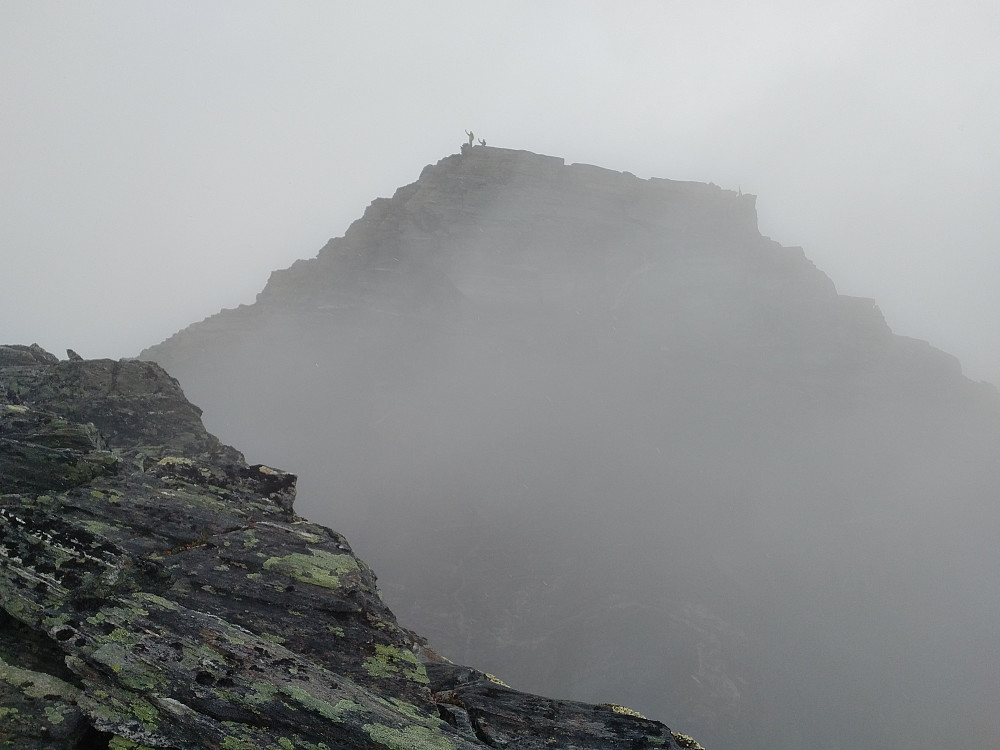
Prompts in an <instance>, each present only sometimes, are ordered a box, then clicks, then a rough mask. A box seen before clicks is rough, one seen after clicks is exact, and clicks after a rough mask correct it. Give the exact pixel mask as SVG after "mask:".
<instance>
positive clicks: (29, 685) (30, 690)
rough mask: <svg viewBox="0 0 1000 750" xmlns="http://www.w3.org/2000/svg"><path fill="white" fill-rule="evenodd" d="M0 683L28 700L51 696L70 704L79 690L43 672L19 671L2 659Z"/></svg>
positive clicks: (0, 663)
mask: <svg viewBox="0 0 1000 750" xmlns="http://www.w3.org/2000/svg"><path fill="white" fill-rule="evenodd" d="M0 682H5V683H7V684H8V685H10V686H11V687H13V688H16V689H17V690H19V691H20V692H22V693H23V694H24V695H25V696H27V697H28V698H45V697H46V696H53V697H54V698H56V699H59V700H63V701H68V702H72V701H75V700H76V698H77V696H78V695H79V694H80V691H79V689H77V688H75V687H73V686H72V685H70V684H69V683H68V682H65V681H64V680H60V679H59V678H58V677H53V676H52V675H50V674H46V673H44V672H34V671H32V670H30V669H21V668H20V667H15V666H13V665H11V664H8V663H7V662H5V661H3V660H2V659H0Z"/></svg>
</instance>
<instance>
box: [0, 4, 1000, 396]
mask: <svg viewBox="0 0 1000 750" xmlns="http://www.w3.org/2000/svg"><path fill="white" fill-rule="evenodd" d="M998 14H1000V11H998V10H997V8H996V7H995V6H994V5H993V4H989V3H982V2H958V3H952V4H949V5H948V6H947V7H942V6H940V5H938V4H930V3H917V4H914V3H904V2H902V1H900V2H885V1H881V0H880V1H878V2H845V3H837V4H836V5H835V6H823V7H813V6H811V5H808V4H807V5H806V6H803V5H802V4H801V3H792V2H765V3H755V4H753V5H747V4H745V3H736V2H712V3H695V2H634V3H629V4H626V5H622V6H620V7H618V6H616V7H614V8H611V7H608V6H607V5H606V4H604V3H595V2H547V3H544V4H538V3H527V2H502V3H501V2H492V3H491V2H476V3H468V2H430V3H420V4H419V5H413V6H401V5H400V4H399V3H384V2H382V3H380V2H371V3H364V4H363V5H362V4H313V3H282V4H280V5H278V4H273V3H259V2H239V3H236V2H214V3H210V4H206V3H201V2H173V1H172V2H145V3H140V4H137V3H130V2H94V3H87V4H86V5H83V6H81V5H77V4H71V3H57V2H35V1H31V2H21V1H18V0H11V1H10V2H5V3H4V4H3V6H2V7H0V96H2V101H3V102H4V111H5V115H4V117H3V118H0V163H2V164H3V165H4V179H3V180H2V185H0V191H2V193H0V253H2V255H0V338H2V339H3V340H5V341H27V342H31V341H37V342H38V343H39V344H41V345H43V346H45V347H46V348H48V349H50V350H52V351H55V352H59V353H62V351H63V350H64V349H65V348H66V347H72V348H74V349H76V350H78V351H79V352H80V353H82V354H84V355H85V356H112V357H118V356H132V355H135V354H136V353H137V352H138V351H139V350H141V349H142V348H143V347H144V346H147V345H149V344H150V343H152V342H155V341H159V340H161V339H163V338H164V337H166V336H168V335H169V334H171V333H173V332H174V331H175V330H177V329H179V328H181V327H183V326H184V325H186V324H188V323H189V322H191V321H192V320H196V319H200V318H202V317H204V316H206V315H209V314H211V313H213V312H215V311H216V310H218V309H219V308H220V307H232V306H235V305H237V304H239V303H246V302H251V301H252V300H253V298H254V295H255V294H256V292H257V291H259V289H260V288H261V286H262V285H263V283H264V281H265V280H266V278H267V275H268V273H269V272H270V271H272V270H274V269H276V268H281V267H285V266H287V265H288V264H289V263H290V262H291V261H293V260H294V259H296V258H299V257H305V256H308V255H311V254H312V253H313V252H315V249H316V248H317V247H319V246H321V245H322V244H323V242H324V241H325V240H326V239H327V238H328V237H330V236H336V235H338V234H340V233H342V232H343V230H344V229H345V228H346V226H347V224H348V223H349V222H350V221H352V220H353V219H354V218H356V217H357V216H358V215H360V212H361V210H362V209H363V208H364V206H365V205H367V203H368V202H369V201H370V200H371V199H372V198H374V197H376V196H379V195H389V194H391V192H392V191H393V190H394V189H395V188H396V187H397V186H399V185H401V184H404V183H406V182H409V181H411V180H412V179H413V177H414V175H416V174H417V173H418V172H419V170H420V168H421V167H423V165H425V164H427V163H432V162H434V161H436V160H437V159H438V158H440V157H441V156H443V155H445V154H448V153H452V152H455V151H456V150H457V147H458V145H459V144H460V143H461V141H462V140H463V139H464V134H463V131H464V130H465V129H472V130H474V131H475V132H476V134H477V136H480V137H483V138H485V139H486V140H487V142H489V143H491V144H494V145H502V146H507V147H512V148H525V149H529V150H532V151H536V152H541V153H550V154H555V155H559V156H563V157H566V159H567V161H576V162H583V163H591V164H599V165H602V166H606V167H609V168H613V169H618V170H628V171H631V172H633V173H635V174H637V175H639V176H641V177H648V176H659V177H669V178H674V179H690V180H699V181H705V182H708V181H712V182H715V183H717V184H720V185H722V186H724V187H727V188H733V189H736V188H741V189H742V190H743V191H744V192H752V193H756V194H758V195H759V196H760V201H759V203H758V209H759V212H760V218H761V227H762V230H763V232H764V233H765V234H768V235H771V236H774V237H775V238H776V239H779V240H780V241H781V242H783V243H785V244H798V245H802V246H804V247H805V248H806V249H807V252H808V254H809V257H810V258H812V259H813V260H814V261H815V262H816V263H817V264H818V265H819V266H820V268H822V269H824V270H825V271H827V272H828V273H829V274H830V276H831V277H832V278H833V279H834V281H835V283H836V284H837V287H838V289H839V290H840V291H841V292H843V293H846V294H854V295H858V296H865V297H874V298H875V299H876V300H877V302H878V304H879V306H880V307H881V309H882V311H883V312H884V313H885V315H886V317H887V320H888V322H889V324H890V325H891V326H892V328H893V329H894V330H895V331H897V332H899V333H904V334H907V335H911V336H914V337H916V338H921V339H926V340H928V341H930V342H931V343H932V344H934V345H935V346H937V347H940V348H942V349H945V350H946V351H949V352H951V353H953V354H955V355H957V356H958V357H959V358H960V359H961V361H962V364H963V367H964V368H965V370H966V372H967V373H968V374H969V375H970V376H971V377H973V378H975V379H988V380H992V381H993V382H994V383H996V382H998V381H1000V337H998V336H997V326H996V321H997V320H998V319H1000V315H998V309H997V305H998V302H997V295H996V293H995V285H996V281H997V279H1000V253H997V252H996V249H997V247H996V246H997V237H998V236H1000V212H997V211H996V210H995V201H996V196H997V194H998V187H1000V186H998V180H1000V177H998V175H1000V168H998V167H1000V163H998V162H1000V158H998V157H1000V146H998V143H997V140H996V138H995V137H994V135H995V133H996V132H1000V115H998V112H997V101H1000V97H998V93H1000V92H998V86H1000V83H998V81H1000V64H998V60H1000V50H998V49H997V46H996V44H995V39H996V38H997V34H998V32H1000V15H998Z"/></svg>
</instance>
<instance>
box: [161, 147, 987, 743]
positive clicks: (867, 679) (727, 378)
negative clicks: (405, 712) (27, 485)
mask: <svg viewBox="0 0 1000 750" xmlns="http://www.w3.org/2000/svg"><path fill="white" fill-rule="evenodd" d="M142 357H143V358H145V359H152V360H156V361H157V362H159V363H160V364H162V365H163V366H164V367H165V368H166V369H167V370H168V371H169V372H171V373H172V374H173V375H175V376H176V377H178V378H179V379H180V381H181V383H182V384H183V386H184V389H185V391H186V392H187V394H188V395H189V396H190V397H191V398H192V400H193V401H195V402H196V403H198V404H199V405H201V406H202V407H203V408H204V409H205V420H206V423H207V424H208V425H209V426H210V427H211V428H212V430H213V432H215V433H217V434H219V435H220V436H221V437H222V438H223V439H224V440H226V441H227V442H233V443H237V444H239V445H241V446H242V447H243V448H244V449H246V450H247V451H248V452H249V453H250V454H253V455H256V454H259V455H260V456H261V457H264V456H267V457H268V459H269V460H275V461H277V462H279V463H280V464H281V465H283V466H287V467H289V468H290V469H291V470H293V471H295V472H296V473H297V474H298V475H299V476H300V485H299V488H300V491H299V497H300V500H299V504H300V505H301V506H302V507H303V508H305V509H307V511H308V515H310V516H311V517H314V518H316V519H317V520H320V521H321V522H323V523H326V524H330V525H334V526H336V527H337V528H338V529H341V530H343V531H344V532H346V533H347V535H348V537H349V538H351V540H352V543H353V544H354V546H355V548H357V549H358V550H359V551H360V553H361V555H362V556H363V557H365V558H366V559H368V560H369V561H370V562H371V563H372V564H373V566H374V567H375V569H377V570H378V571H379V572H380V575H381V576H382V582H383V586H384V590H385V594H386V598H387V600H388V601H389V603H390V604H391V606H392V608H393V610H394V611H395V612H396V613H397V615H398V616H399V617H400V619H401V621H402V622H404V623H405V624H406V625H407V626H409V627H413V628H415V629H417V630H419V631H420V632H423V633H425V634H427V635H428V636H430V638H431V640H432V641H433V642H434V643H435V644H436V645H437V646H438V647H440V648H441V649H442V651H443V652H444V653H447V654H448V655H449V656H450V657H452V658H455V659H456V660H459V661H462V662H465V663H476V664H480V665H483V666H484V667H485V668H488V669H491V670H492V671H495V672H496V673H498V674H501V675H502V676H503V677H504V678H505V679H506V680H508V681H510V682H512V683H514V684H517V685H518V686H519V687H522V688H524V689H529V690H532V691H537V692H542V693H549V694H559V695H567V696H569V697H572V698H575V699H579V700H589V701H593V702H597V701H600V700H606V699H607V698H606V696H605V695H603V694H600V693H601V691H606V690H610V689H613V695H614V696H615V698H616V699H620V700H623V701H625V702H627V703H629V704H630V705H634V706H635V707H636V708H638V709H639V710H641V711H643V712H645V713H648V714H651V715H658V716H660V715H661V716H669V717H671V720H672V721H676V723H677V724H678V725H679V726H684V727H690V729H691V731H692V733H694V734H695V735H696V736H698V737H699V739H700V740H701V741H702V742H704V743H705V744H706V746H710V747H715V748H719V749H721V748H733V749H735V748H748V749H749V748H765V747H766V748H797V747H830V748H837V747H848V746H850V747H855V748H858V747H860V748H868V747H870V748H879V749H880V750H886V749H890V750H891V749H893V748H903V747H910V746H912V745H913V744H915V743H921V744H930V745H931V746H933V745H934V744H935V743H937V744H942V745H943V744H946V743H954V742H958V741H959V740H961V742H958V744H962V743H964V744H966V745H969V746H986V745H989V744H991V742H993V741H994V740H995V738H996V737H998V736H1000V724H998V723H997V720H996V719H995V718H991V717H992V716H993V708H994V706H995V703H996V700H997V699H998V698H1000V696H998V694H997V692H996V684H995V675H996V674H997V673H998V672H1000V663H998V662H1000V657H998V655H997V651H996V648H995V643H996V638H997V636H998V635H1000V634H998V633H997V627H996V622H998V615H1000V583H998V581H1000V576H998V575H997V573H998V572H1000V571H998V561H997V555H996V552H995V549H994V548H995V539H996V537H997V532H998V531H1000V529H998V526H1000V512H998V509H997V503H996V500H997V490H996V488H997V487H998V486H1000V469H998V461H997V458H998V456H1000V403H998V398H997V394H996V391H995V390H994V389H992V388H990V387H988V386H985V385H983V384H975V383H972V382H971V381H969V380H968V379H966V378H965V377H963V375H962V372H961V368H960V366H959V363H958V362H957V360H955V359H954V358H953V357H951V356H949V355H947V354H945V353H943V352H941V351H938V350H936V349H934V348H933V347H931V346H929V345H928V344H927V343H926V342H923V341H918V340H914V339H909V338H905V337H901V336H897V335H895V334H893V333H892V331H891V330H889V328H888V327H887V325H886V323H885V321H884V319H883V317H882V315H881V313H880V311H879V310H878V308H877V307H876V306H875V304H874V301H873V300H871V299H860V298H853V297H846V296H843V295H838V294H837V292H836V289H835V287H834V284H833V282H832V281H831V280H830V279H829V278H828V277H827V276H826V275H825V274H824V273H822V272H821V271H819V270H818V269H817V268H816V267H815V266H814V265H813V264H812V263H811V262H810V261H809V260H808V259H807V257H806V255H805V253H804V252H803V250H802V249H801V248H787V247H783V246H781V245H779V244H778V243H777V242H775V241H773V240H771V239H769V238H766V237H763V236H761V234H760V233H759V231H758V229H757V222H756V211H755V198H754V196H751V195H741V194H740V193H738V192H734V191H730V190H724V189H722V188H719V187H717V186H715V185H706V184H701V183H692V182H677V181H672V180H664V179H649V180H643V179H639V178H637V177H635V176H634V175H631V174H628V173H619V172H614V171H611V170H607V169H601V168H598V167H593V166H588V165H580V164H570V165H567V164H565V163H564V161H563V160H562V159H559V158H555V157H551V156H542V155H537V154H532V153H529V152H525V151H514V150H508V149H500V148H494V147H487V146H474V147H466V148H464V149H463V152H462V153H461V154H457V155H454V156H449V157H447V158H445V159H442V160H441V161H440V162H438V163H437V164H435V165H433V166H428V167H426V168H425V169H424V170H423V172H422V173H421V175H420V178H419V179H418V180H417V181H416V182H414V183H412V184H410V185H407V186H405V187H402V188H400V189H399V190H397V191H396V193H395V195H393V197H392V198H389V199H381V198H380V199H377V200H375V201H374V202H373V203H372V204H371V205H370V206H369V208H368V209H367V210H366V212H365V214H364V216H362V217H361V218H360V219H359V220H357V221H356V222H354V223H353V224H352V225H351V226H350V228H349V229H348V230H347V232H346V233H345V234H344V236H343V237H339V238H336V239H333V240H330V242H329V243H328V244H327V245H326V246H325V247H324V248H323V249H322V250H321V251H320V252H319V254H318V255H317V256H316V257H315V258H312V259H309V260H301V261H298V262H296V263H295V264H293V265H292V266H291V267H290V268H288V269H285V270H282V271H276V272H275V273H274V274H272V276H271V278H270V280H269V281H268V283H267V285H266V287H265V288H264V290H263V291H262V292H261V293H260V294H259V295H258V298H257V300H256V302H255V303H254V304H252V305H247V306H242V307H240V308H238V309H235V310H224V311H222V312H220V313H219V314H217V315H215V316H213V317H211V318H209V319H207V320H205V321H202V322H200V323H196V324H194V325H192V326H190V327H188V328H186V329H185V330H183V331H181V332H179V333H178V334H176V335H174V336H173V337H171V338H170V339H168V340H167V341H165V342H163V343H162V344H159V345H157V346H154V347H151V348H150V349H148V350H146V351H145V352H143V354H142Z"/></svg>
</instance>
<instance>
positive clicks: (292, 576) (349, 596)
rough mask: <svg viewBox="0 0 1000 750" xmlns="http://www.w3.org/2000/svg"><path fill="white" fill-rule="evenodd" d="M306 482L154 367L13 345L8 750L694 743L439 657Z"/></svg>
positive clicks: (2, 596)
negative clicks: (243, 450)
mask: <svg viewBox="0 0 1000 750" xmlns="http://www.w3.org/2000/svg"><path fill="white" fill-rule="evenodd" d="M295 483H296V477H295V476H294V475H292V474H288V473H286V472H283V471H280V470H278V469H274V468H271V467H268V466H265V465H259V464H258V465H247V463H246V462H245V461H244V460H243V456H242V455H241V454H240V453H238V452H237V451H236V450H234V449H232V448H230V447H228V446H225V445H222V444H221V443H220V442H219V441H218V440H217V439H216V438H215V437H213V436H212V435H210V434H208V433H207V432H206V431H205V429H204V427H203V426H202V424H201V420H200V412H199V410H198V409H197V408H196V407H194V406H192V405H191V404H190V403H189V402H188V401H187V400H186V399H185V397H184V395H183V393H182V392H181V389H180V387H179V386H178V384H177V381H175V380H174V379H173V378H171V377H170V376H168V375H167V374H166V373H165V372H164V371H163V370H162V369H161V368H160V367H159V366H157V365H155V364H152V363H147V362H140V361H135V360H133V361H119V362H113V361H110V360H98V361H82V360H72V361H66V362H59V361H57V360H56V359H55V358H54V357H52V356H51V355H49V354H47V353H45V352H43V351H41V350H40V349H38V348H37V347H24V346H4V347H0V603H2V605H3V609H2V610H0V746H3V747H12V748H67V749H69V748H78V749H84V748H109V747H110V748H116V749H118V750H122V749H124V748H144V747H145V748H177V749H182V748H224V749H226V750H239V749H241V748H247V749H248V748H275V749H277V748H283V749H284V748H287V749H288V750H291V748H331V749H332V748H358V749H359V750H360V749H361V748H364V749H365V750H369V749H371V748H394V749H396V750H402V749H404V748H406V749H409V748H434V749H435V750H452V749H457V748H474V747H487V746H488V747H508V746H511V747H523V748H535V747H537V748H543V747H545V748H549V747H580V748H586V747H592V748H614V747H620V748H647V747H649V748H652V747H657V748H661V747H689V746H691V743H690V741H689V740H688V739H687V738H685V737H684V736H683V735H676V736H675V735H673V734H672V733H671V732H670V730H669V729H667V728H666V727H665V726H663V725H662V724H660V723H658V722H655V721H650V720H648V719H644V718H641V717H637V716H632V715H628V714H627V713H625V712H623V711H622V710H614V709H613V708H612V707H610V706H595V705H585V704H580V703H573V702H567V701H553V700H548V699H543V698H539V697H537V696H532V695H527V694H524V693H519V692H517V691H514V690H511V689H509V688H506V687H504V686H501V685H499V684H496V682H495V680H494V679H491V678H490V677H489V676H487V675H486V674H484V673H482V672H477V671H476V670H473V669H470V668H467V667H459V666H456V665H454V664H451V663H448V662H446V661H444V660H442V659H441V658H440V657H434V656H433V652H432V651H430V650H429V649H428V648H426V642H425V641H424V640H423V639H421V638H419V637H417V636H415V635H414V634H413V633H412V632H410V631H408V630H406V629H404V628H402V627H400V626H399V625H398V624H397V622H396V618H395V616H394V615H393V613H392V612H391V611H390V610H389V609H388V608H387V607H386V605H385V603H384V602H383V601H382V598H381V595H380V593H379V592H378V590H377V588H376V585H375V576H374V575H373V573H372V571H371V569H370V568H369V567H368V566H367V565H366V564H365V563H364V562H363V561H362V560H360V559H359V558H357V557H356V556H355V555H354V553H353V552H352V550H351V548H350V546H349V545H348V544H347V542H346V540H345V539H344V537H343V536H341V535H340V534H338V533H337V532H335V531H332V530H331V529H329V528H326V527H324V526H320V525H317V524H314V523H310V522H309V521H306V520H305V519H303V518H301V517H300V516H298V515H297V514H296V513H295V512H294V510H293V509H292V501H293V499H294V494H295ZM429 658H434V659H435V660H436V661H435V663H433V664H426V665H425V661H427V660H428V659H429Z"/></svg>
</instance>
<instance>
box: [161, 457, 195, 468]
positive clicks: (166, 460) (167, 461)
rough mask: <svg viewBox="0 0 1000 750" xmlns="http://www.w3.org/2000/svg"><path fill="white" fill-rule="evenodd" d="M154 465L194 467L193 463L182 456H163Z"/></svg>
mask: <svg viewBox="0 0 1000 750" xmlns="http://www.w3.org/2000/svg"><path fill="white" fill-rule="evenodd" d="M156 463H157V465H158V466H194V461H192V460H191V459H190V458H184V457H183V456H164V457H163V458H161V459H160V460H159V461H157V462H156Z"/></svg>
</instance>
